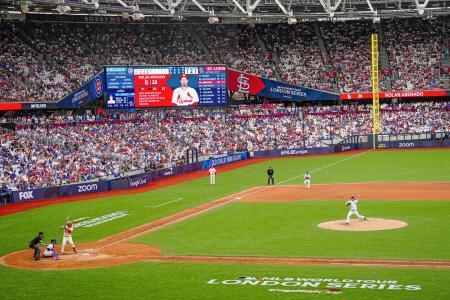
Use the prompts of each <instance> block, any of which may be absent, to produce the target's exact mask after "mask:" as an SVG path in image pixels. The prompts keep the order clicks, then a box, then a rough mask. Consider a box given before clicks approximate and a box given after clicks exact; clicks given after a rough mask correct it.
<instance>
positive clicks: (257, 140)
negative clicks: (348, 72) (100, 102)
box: [0, 101, 450, 191]
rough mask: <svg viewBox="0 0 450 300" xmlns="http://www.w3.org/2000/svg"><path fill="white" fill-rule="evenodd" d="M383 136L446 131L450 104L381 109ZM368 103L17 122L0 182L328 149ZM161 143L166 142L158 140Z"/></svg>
mask: <svg viewBox="0 0 450 300" xmlns="http://www.w3.org/2000/svg"><path fill="white" fill-rule="evenodd" d="M381 108H382V110H381V115H382V128H381V130H382V133H422V132H449V131H450V118H449V110H450V102H446V101H441V102H410V103H399V104H383V105H382V106H381ZM370 112H371V106H370V105H337V106H305V107H284V106H283V105H277V104H266V105H264V104H263V105H240V106H230V107H228V108H199V109H193V110H192V109H190V110H175V109H156V110H148V111H143V112H137V113H130V114H119V113H114V114H112V115H105V114H99V115H89V114H84V115H64V114H61V113H58V114H48V115H40V116H38V115H35V116H23V117H16V118H15V119H9V120H7V119H4V120H0V121H9V122H11V121H12V122H15V123H16V124H18V126H17V128H16V131H15V132H3V133H0V166H1V168H0V183H1V184H2V189H3V190H7V191H12V190H24V189H30V188H40V187H49V186H55V185H61V184H67V183H76V182H83V181H87V180H92V179H98V178H114V177H122V176H124V175H125V173H126V172H129V171H139V170H142V171H143V170H149V169H158V168H163V167H167V166H173V165H174V164H184V163H185V153H186V150H187V149H188V148H189V147H192V146H193V147H196V148H197V149H198V151H199V154H200V155H202V156H206V157H208V156H212V155H223V154H228V153H233V152H238V151H258V150H271V149H298V148H313V147H328V146H330V145H332V144H336V143H337V142H339V141H341V140H342V139H344V138H346V137H349V136H352V135H360V134H369V133H371V131H372V128H371V124H372V120H371V113H370ZM161 141H164V143H161Z"/></svg>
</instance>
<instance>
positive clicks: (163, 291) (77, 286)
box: [0, 150, 450, 299]
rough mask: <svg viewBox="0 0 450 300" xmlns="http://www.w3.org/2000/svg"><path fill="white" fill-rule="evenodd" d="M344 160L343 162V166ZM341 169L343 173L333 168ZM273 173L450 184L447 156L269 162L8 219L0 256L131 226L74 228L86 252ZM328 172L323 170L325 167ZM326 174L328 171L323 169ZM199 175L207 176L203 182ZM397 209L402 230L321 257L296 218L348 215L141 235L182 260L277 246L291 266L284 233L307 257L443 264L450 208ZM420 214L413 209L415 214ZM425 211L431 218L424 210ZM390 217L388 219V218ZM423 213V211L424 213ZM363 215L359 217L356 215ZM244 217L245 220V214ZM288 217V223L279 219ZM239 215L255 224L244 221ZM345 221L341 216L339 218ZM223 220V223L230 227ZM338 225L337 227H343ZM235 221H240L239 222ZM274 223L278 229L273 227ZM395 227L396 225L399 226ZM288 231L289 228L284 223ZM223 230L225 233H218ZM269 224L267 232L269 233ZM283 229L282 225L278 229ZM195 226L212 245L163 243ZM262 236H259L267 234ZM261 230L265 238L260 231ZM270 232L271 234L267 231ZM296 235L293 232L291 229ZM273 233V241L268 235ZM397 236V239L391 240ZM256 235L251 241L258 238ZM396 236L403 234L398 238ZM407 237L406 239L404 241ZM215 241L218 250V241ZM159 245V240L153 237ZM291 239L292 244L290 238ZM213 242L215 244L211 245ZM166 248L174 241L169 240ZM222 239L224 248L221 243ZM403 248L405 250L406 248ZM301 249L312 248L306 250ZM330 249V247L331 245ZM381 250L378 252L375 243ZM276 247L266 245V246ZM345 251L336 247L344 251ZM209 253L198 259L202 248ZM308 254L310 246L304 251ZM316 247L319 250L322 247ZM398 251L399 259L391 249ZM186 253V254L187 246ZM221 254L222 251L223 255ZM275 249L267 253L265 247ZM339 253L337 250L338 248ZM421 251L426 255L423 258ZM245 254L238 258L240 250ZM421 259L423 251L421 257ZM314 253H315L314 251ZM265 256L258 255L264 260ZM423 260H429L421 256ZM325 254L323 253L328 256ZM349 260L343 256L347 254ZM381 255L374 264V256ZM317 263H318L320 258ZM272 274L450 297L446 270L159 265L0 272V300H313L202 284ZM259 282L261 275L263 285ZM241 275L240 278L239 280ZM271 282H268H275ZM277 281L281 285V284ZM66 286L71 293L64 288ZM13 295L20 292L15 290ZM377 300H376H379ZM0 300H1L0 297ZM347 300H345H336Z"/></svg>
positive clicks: (304, 223) (229, 212)
mask: <svg viewBox="0 0 450 300" xmlns="http://www.w3.org/2000/svg"><path fill="white" fill-rule="evenodd" d="M343 159H348V160H345V161H343V162H340V161H342V160H343ZM338 162H340V163H338ZM269 165H271V166H272V167H273V168H274V169H275V178H276V181H277V182H280V181H285V180H288V179H291V178H293V177H295V176H301V175H302V174H303V173H304V172H305V171H314V170H315V169H319V168H323V169H321V170H320V171H318V172H314V173H313V183H337V182H373V181H380V182H382V181H392V182H398V181H403V182H405V181H428V182H431V181H434V182H439V181H445V182H450V172H448V170H449V169H450V151H449V150H446V151H426V150H425V151H407V152H400V151H398V152H369V153H364V154H362V155H359V156H352V155H342V156H321V157H311V158H298V159H276V160H272V161H270V162H263V163H259V164H255V165H252V166H248V167H246V168H242V169H237V170H233V171H230V172H226V173H223V174H222V173H220V168H219V174H218V175H217V180H216V181H217V185H216V186H214V187H211V186H209V183H208V178H200V179H197V180H193V181H191V182H186V183H182V184H178V185H175V186H171V187H167V188H163V189H160V190H154V191H150V192H146V193H141V194H133V195H121V196H115V197H106V198H101V199H95V200H87V201H79V202H71V203H62V204H57V205H54V206H49V207H42V208H38V209H33V210H30V211H26V212H22V213H17V214H14V215H9V216H2V217H0V255H3V254H6V253H9V252H12V251H16V250H20V249H24V248H26V246H27V243H28V241H29V240H30V239H31V238H32V237H33V236H35V235H36V233H37V232H38V231H40V230H44V231H46V240H47V241H48V240H49V239H50V238H51V237H56V238H58V240H60V239H61V232H60V231H59V230H58V229H57V228H58V227H59V226H61V225H62V224H63V223H64V221H65V219H66V216H68V215H69V216H70V217H71V218H73V219H76V218H79V217H84V216H89V217H91V218H94V217H98V216H102V215H105V214H109V213H112V212H115V211H128V212H129V214H130V215H129V216H127V217H124V218H122V219H118V220H115V221H112V222H108V223H104V224H101V225H99V226H96V227H91V228H80V229H77V230H76V231H75V233H74V240H75V242H89V241H95V240H97V239H100V238H103V237H106V236H109V235H111V234H114V233H118V232H122V231H124V230H127V229H130V228H133V227H136V226H138V225H141V224H144V223H148V222H150V221H152V220H155V219H159V218H161V217H164V216H167V215H170V214H173V213H175V212H179V211H183V210H186V209H188V208H191V207H194V206H197V205H199V204H201V203H205V202H209V201H212V200H214V199H217V198H221V197H224V196H227V195H229V194H232V193H235V192H239V191H242V190H246V189H248V188H250V187H253V186H256V185H264V184H265V183H266V176H265V170H266V169H267V167H268V166H269ZM326 166H330V167H326ZM324 167H326V168H324ZM205 173H206V172H205ZM301 181H302V179H301V177H298V178H296V179H294V180H290V181H288V182H286V184H299V183H300V182H301ZM179 197H183V198H184V199H183V200H181V201H178V202H173V203H171V204H169V205H165V206H161V207H158V208H146V207H145V206H148V205H158V204H161V203H165V202H168V201H171V200H173V199H176V198H179ZM404 203H405V206H402V205H401V204H397V203H392V207H391V209H392V210H391V211H390V213H392V216H393V218H396V216H398V215H403V217H404V218H405V220H407V221H408V222H409V223H410V224H411V225H410V226H409V227H407V228H405V229H400V230H398V231H397V230H394V231H390V232H386V234H387V235H386V236H384V237H383V236H382V235H379V234H382V233H375V235H377V239H376V240H372V239H370V237H371V235H372V233H361V236H362V237H364V238H361V239H353V238H351V236H349V233H339V234H337V235H334V234H333V236H335V237H336V238H334V239H332V240H327V239H326V238H325V236H326V234H329V233H326V232H325V233H324V232H321V234H324V235H325V236H324V237H321V238H320V239H321V240H322V242H325V243H328V244H325V245H327V246H326V247H323V243H320V244H319V243H318V242H314V235H315V234H314V233H315V232H316V233H317V232H318V229H317V228H316V227H315V224H316V222H314V224H313V223H312V219H309V220H310V221H309V222H310V223H308V218H307V217H305V214H304V212H303V210H309V211H311V215H312V216H313V215H315V214H316V212H314V208H315V209H317V207H318V206H319V205H320V206H321V208H323V209H321V210H320V213H317V216H319V217H320V218H322V217H323V218H324V220H329V219H330V218H331V216H333V218H336V217H335V216H336V215H342V214H344V215H345V209H342V208H340V207H339V208H333V205H335V204H334V203H331V202H326V201H323V202H320V203H306V202H305V203H289V204H287V206H285V207H284V208H283V207H282V206H278V204H273V206H270V207H269V206H267V205H272V204H267V203H266V204H258V203H255V204H250V203H245V204H234V205H231V206H229V207H222V208H219V209H218V210H217V211H214V212H212V213H210V214H207V215H204V216H199V217H196V218H193V219H189V220H187V221H185V222H183V223H180V224H179V225H175V226H174V227H170V228H167V231H166V230H165V231H163V232H161V233H156V235H148V236H145V237H143V239H144V240H145V239H154V238H155V237H157V236H158V235H160V234H167V238H169V240H168V241H162V240H153V241H152V242H156V243H157V244H159V245H162V246H163V247H164V248H165V249H164V250H165V251H168V252H170V251H172V252H173V253H175V252H176V251H178V249H183V247H185V246H186V245H189V247H197V248H191V249H187V248H185V249H184V250H186V251H199V252H203V253H204V252H205V251H219V250H220V251H219V252H222V250H225V249H226V248H227V251H230V252H229V253H228V255H232V254H233V253H232V251H235V250H233V249H238V250H239V251H247V252H248V254H249V255H250V254H251V253H257V252H258V253H259V254H260V255H264V254H265V253H269V252H273V251H274V248H271V249H270V250H268V249H269V247H267V244H268V243H269V242H270V245H277V244H278V245H281V244H282V243H285V244H286V246H287V247H288V248H287V250H283V249H282V248H281V247H278V249H276V251H277V252H278V253H282V252H283V251H284V252H285V253H287V254H286V255H289V256H296V255H299V256H304V254H303V253H297V251H298V250H300V248H299V245H300V243H293V244H292V245H290V246H289V243H288V241H287V240H288V239H287V237H286V236H285V234H287V233H288V232H291V234H292V235H291V237H292V239H295V238H297V237H299V236H301V237H302V238H304V239H305V240H304V242H303V245H302V249H303V250H304V249H309V250H308V251H309V253H310V254H314V253H316V252H320V251H322V253H326V252H327V251H330V250H327V249H324V248H328V247H333V248H336V249H333V250H332V251H336V252H340V253H344V252H345V251H344V250H349V251H350V250H351V251H356V252H351V256H353V255H358V256H361V257H379V255H381V254H382V255H385V256H386V257H392V256H394V255H395V256H396V257H412V255H411V253H412V252H413V251H416V253H414V254H413V255H414V256H417V257H433V258H445V259H448V254H447V253H448V252H450V251H448V244H449V243H448V231H447V230H448V229H445V227H446V228H448V224H447V223H448V221H446V220H448V219H449V218H448V213H447V212H448V207H446V204H445V203H438V202H432V203H416V202H414V205H413V206H409V205H408V203H407V202H404ZM416 205H417V206H416ZM430 207H431V209H429V208H430ZM394 208H395V209H394ZM425 208H426V209H425ZM363 209H364V210H363ZM385 209H386V207H384V205H380V203H377V202H373V203H372V202H370V203H369V202H364V203H363V202H362V203H361V212H364V213H366V212H367V213H366V214H368V215H369V216H370V215H377V216H378V215H380V216H386V217H387V215H386V214H385ZM245 212H246V213H245ZM284 213H288V216H290V217H289V218H290V219H292V220H289V219H288V218H287V217H282V218H281V217H279V216H281V215H284ZM246 214H249V215H250V216H252V218H251V219H250V218H248V217H246ZM344 215H343V216H344ZM227 216H229V217H228V218H227ZM343 216H342V217H343ZM233 217H238V220H237V221H236V220H235V219H233ZM209 218H212V219H213V220H215V222H218V224H220V226H218V225H217V224H210V223H209V222H207V223H209V225H208V226H210V228H204V227H203V228H202V227H201V226H199V224H201V223H202V222H205V220H206V219H209ZM276 218H278V219H279V220H278V221H279V222H276V221H275V220H276ZM438 218H442V219H446V220H444V221H443V223H442V224H440V225H439V224H438V225H436V223H437V220H438ZM398 219H402V217H398ZM291 221H292V222H291ZM220 222H222V223H220ZM287 223H289V224H292V223H297V224H296V226H299V228H303V229H302V230H298V232H296V230H293V228H292V225H289V226H288V225H286V224H287ZM268 224H273V227H270V228H268V227H269V226H268ZM281 224H284V225H283V226H282V225H281ZM196 226H199V227H198V229H199V231H201V230H203V231H204V232H205V236H210V237H209V238H208V239H206V240H201V238H202V237H201V236H200V237H199V238H200V240H199V239H197V240H196V241H194V242H193V243H192V238H191V237H190V236H189V235H183V236H180V235H176V234H175V235H174V236H178V239H172V237H171V236H170V235H169V234H168V233H170V232H173V228H180V230H183V231H184V230H188V231H189V230H193V228H194V227H196ZM264 228H266V229H264ZM412 228H416V229H417V231H416V238H415V239H414V240H413V241H412V240H411V239H412V238H413V232H412V231H410V230H412ZM263 229H264V230H263ZM267 229H270V231H267ZM294 229H295V228H294ZM274 232H275V233H276V234H274V235H272V236H269V234H273V233H274ZM397 232H398V233H399V234H397ZM255 233H256V234H257V235H255ZM400 233H401V234H400ZM403 233H405V234H403ZM215 236H216V237H222V239H221V240H219V239H218V238H216V237H215ZM160 237H162V236H160ZM246 237H248V239H249V240H252V239H255V237H256V239H261V241H263V242H261V243H260V244H256V246H253V245H254V244H253V243H247V244H248V245H245V247H242V240H245V238H246ZM288 237H289V236H288ZM210 238H212V239H213V240H214V242H215V243H216V244H223V245H213V241H210V240H209V239H210ZM170 239H172V240H170ZM224 239H228V240H224ZM408 239H410V240H409V243H410V244H407V242H408ZM308 241H310V242H311V245H309V244H308V243H309V242H308ZM333 241H334V243H333ZM382 241H384V243H383V242H382ZM272 242H273V243H272ZM341 242H342V244H341ZM208 243H209V245H211V247H209V248H210V249H213V250H207V249H206V250H205V245H207V244H208ZM370 243H372V245H382V247H373V248H370V249H369V248H367V247H366V245H370ZM307 244H308V245H307ZM321 245H322V246H321ZM396 245H397V252H395V251H394V250H395V247H396ZM186 247H187V246H186ZM220 247H223V249H222V250H221V249H220ZM271 247H272V246H271ZM339 247H340V248H339ZM427 247H428V248H427ZM243 248H245V249H243ZM426 249H428V250H426ZM313 250H316V251H313ZM264 251H265V252H264ZM427 251H428V252H429V253H427ZM327 253H328V252H327ZM349 253H350V252H349ZM380 253H381V254H380ZM317 256H319V255H317ZM244 272H245V273H246V272H249V273H255V272H256V273H257V272H260V273H264V274H266V273H270V275H271V276H272V274H274V273H276V274H275V275H279V273H282V274H286V273H289V274H291V275H289V276H297V275H299V274H300V275H302V276H319V275H320V276H327V277H329V276H331V275H333V274H334V275H333V276H340V277H352V278H353V277H356V276H359V277H360V276H365V277H364V278H368V277H370V278H372V277H377V278H375V279H378V278H379V277H381V279H383V278H386V277H390V278H387V279H393V280H399V281H411V282H412V283H417V282H418V281H420V282H418V283H419V284H424V286H425V287H424V289H423V290H422V291H420V292H417V293H411V292H405V291H389V293H387V292H388V291H382V292H381V293H379V294H378V293H375V291H373V293H372V292H370V291H364V293H363V292H362V291H361V290H351V291H348V293H347V292H346V293H347V294H346V295H349V296H348V298H347V299H355V297H356V298H357V299H385V297H387V296H389V297H391V296H395V299H448V298H449V294H450V293H449V291H448V289H446V286H448V284H449V281H450V272H449V271H444V270H404V269H384V268H383V269H372V268H366V267H365V268H325V267H323V268H316V267H310V268H304V267H281V266H237V265H202V264H199V265H195V264H162V263H161V264H157V263H139V264H134V265H128V266H121V267H113V268H104V269H96V270H77V271H28V270H14V269H8V268H4V267H0V278H2V280H0V288H1V289H2V290H3V291H7V293H6V297H5V299H21V298H29V297H30V296H32V297H48V296H57V297H58V296H60V297H63V296H64V295H68V296H69V297H71V298H72V297H73V298H75V297H76V298H80V297H81V298H88V297H89V298H102V297H105V298H123V297H140V298H144V297H147V298H148V297H152V298H153V295H154V296H155V298H154V299H170V298H171V299H180V298H184V299H188V298H189V299H195V298H203V299H205V298H209V299H232V298H235V299H237V298H250V299H251V298H255V297H258V298H265V299H268V298H271V299H273V298H275V299H277V298H282V299H290V298H294V297H295V299H314V298H313V297H316V296H313V295H299V294H295V295H288V294H282V295H281V294H280V295H278V294H277V295H275V294H268V293H267V289H259V288H260V287H255V288H257V289H247V287H239V286H232V287H229V286H207V285H205V280H209V279H211V278H213V277H214V276H216V277H218V276H219V275H221V274H222V275H223V277H228V276H238V275H242V273H244ZM264 274H263V275H264ZM244 275H247V274H244ZM275 275H274V276H275ZM280 276H281V275H280ZM67 282H69V283H70V284H67ZM18 287H20V288H18ZM317 297H320V299H328V297H330V298H331V297H333V298H336V296H335V295H333V296H326V295H318V296H317ZM377 297H378V298H377ZM2 298H3V295H2ZM343 299H345V298H343Z"/></svg>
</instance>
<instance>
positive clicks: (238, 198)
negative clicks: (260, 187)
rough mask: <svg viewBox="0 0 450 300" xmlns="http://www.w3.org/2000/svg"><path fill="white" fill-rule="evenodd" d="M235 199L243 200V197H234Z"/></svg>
mask: <svg viewBox="0 0 450 300" xmlns="http://www.w3.org/2000/svg"><path fill="white" fill-rule="evenodd" d="M234 199H235V200H241V199H242V198H241V197H236V198H234Z"/></svg>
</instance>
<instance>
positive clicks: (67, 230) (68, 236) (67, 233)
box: [61, 223, 77, 254]
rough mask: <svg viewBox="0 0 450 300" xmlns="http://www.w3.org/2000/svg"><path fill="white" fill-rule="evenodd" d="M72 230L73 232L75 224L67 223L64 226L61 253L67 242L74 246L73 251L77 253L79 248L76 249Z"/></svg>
mask: <svg viewBox="0 0 450 300" xmlns="http://www.w3.org/2000/svg"><path fill="white" fill-rule="evenodd" d="M72 232H73V226H72V223H67V225H66V226H64V236H63V241H62V245H61V254H62V253H63V252H64V246H65V245H66V243H67V242H69V244H70V245H71V246H72V249H73V252H75V253H77V250H75V244H74V243H73V240H72Z"/></svg>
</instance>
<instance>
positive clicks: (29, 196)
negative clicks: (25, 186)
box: [19, 191, 34, 200]
mask: <svg viewBox="0 0 450 300" xmlns="http://www.w3.org/2000/svg"><path fill="white" fill-rule="evenodd" d="M19 199H20V200H30V199H34V196H33V191H27V192H20V193H19Z"/></svg>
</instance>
